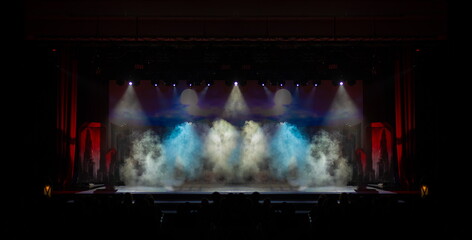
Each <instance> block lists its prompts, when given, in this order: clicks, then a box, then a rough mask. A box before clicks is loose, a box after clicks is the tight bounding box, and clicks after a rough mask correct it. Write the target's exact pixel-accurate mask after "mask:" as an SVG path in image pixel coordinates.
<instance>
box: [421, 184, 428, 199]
mask: <svg viewBox="0 0 472 240" xmlns="http://www.w3.org/2000/svg"><path fill="white" fill-rule="evenodd" d="M420 194H421V197H422V198H425V197H426V196H428V194H429V189H428V186H426V185H421V192H420Z"/></svg>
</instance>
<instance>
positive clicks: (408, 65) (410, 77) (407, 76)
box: [394, 47, 415, 186]
mask: <svg viewBox="0 0 472 240" xmlns="http://www.w3.org/2000/svg"><path fill="white" fill-rule="evenodd" d="M394 77H395V137H396V139H395V140H396V141H395V146H396V158H397V166H398V177H399V180H400V183H401V184H403V185H404V186H411V185H412V184H413V183H414V176H413V174H412V170H413V169H412V161H413V158H414V148H415V136H414V130H415V99H414V74H413V60H412V50H411V49H410V48H408V47H405V48H404V49H402V50H401V51H399V54H398V56H397V58H396V61H395V73H394Z"/></svg>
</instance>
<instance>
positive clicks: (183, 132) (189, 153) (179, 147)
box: [164, 122, 202, 181]
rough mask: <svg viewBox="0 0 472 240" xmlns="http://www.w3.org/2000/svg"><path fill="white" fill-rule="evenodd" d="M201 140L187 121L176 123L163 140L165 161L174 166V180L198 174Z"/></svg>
mask: <svg viewBox="0 0 472 240" xmlns="http://www.w3.org/2000/svg"><path fill="white" fill-rule="evenodd" d="M201 142H202V141H201V139H200V137H199V136H198V134H197V132H196V131H195V129H194V126H193V124H192V123H189V122H185V123H182V124H179V125H177V126H176V127H175V128H174V129H173V130H172V132H171V133H170V135H169V136H168V137H166V139H165V140H164V148H165V158H166V163H167V165H168V166H172V167H173V168H175V175H174V178H175V179H176V180H179V181H183V180H194V179H196V178H198V177H199V176H200V173H201V170H202V162H201V157H202V155H201V148H202V144H201Z"/></svg>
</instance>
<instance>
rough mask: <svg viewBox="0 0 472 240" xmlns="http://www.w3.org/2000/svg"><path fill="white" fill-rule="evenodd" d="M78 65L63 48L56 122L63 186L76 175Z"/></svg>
mask: <svg viewBox="0 0 472 240" xmlns="http://www.w3.org/2000/svg"><path fill="white" fill-rule="evenodd" d="M77 65H78V64H77V60H75V59H73V58H72V56H71V52H70V50H68V49H63V50H61V56H60V60H59V78H58V84H57V98H58V99H57V109H56V116H57V120H56V124H57V130H58V133H59V134H58V136H57V138H58V139H57V155H58V160H59V161H61V164H60V166H61V167H60V168H59V169H58V171H59V173H58V179H57V180H58V182H60V183H61V184H62V185H63V186H65V185H67V184H69V183H70V182H71V181H72V178H73V175H74V162H75V149H76V137H77V77H78V76H77Z"/></svg>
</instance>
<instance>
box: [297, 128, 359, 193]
mask: <svg viewBox="0 0 472 240" xmlns="http://www.w3.org/2000/svg"><path fill="white" fill-rule="evenodd" d="M340 137H341V136H340V135H339V134H338V133H328V132H326V131H319V132H318V133H317V134H316V135H315V136H313V138H312V140H311V143H310V145H309V155H308V156H307V158H306V162H305V164H304V165H303V166H302V168H300V169H299V171H298V173H299V176H298V185H299V186H332V185H336V186H341V185H346V184H347V182H348V181H349V179H350V178H351V174H352V172H351V167H350V166H349V165H348V162H347V159H346V158H345V157H343V155H342V151H341V144H340V140H339V139H340Z"/></svg>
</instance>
